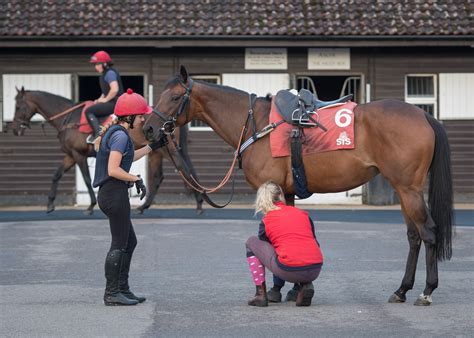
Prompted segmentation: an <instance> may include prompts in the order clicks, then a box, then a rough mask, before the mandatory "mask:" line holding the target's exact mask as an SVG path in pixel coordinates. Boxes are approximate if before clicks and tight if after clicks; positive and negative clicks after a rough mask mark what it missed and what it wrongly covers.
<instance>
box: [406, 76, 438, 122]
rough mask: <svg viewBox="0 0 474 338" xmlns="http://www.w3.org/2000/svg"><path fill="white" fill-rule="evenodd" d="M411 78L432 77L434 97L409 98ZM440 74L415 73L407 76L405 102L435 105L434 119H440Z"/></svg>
mask: <svg viewBox="0 0 474 338" xmlns="http://www.w3.org/2000/svg"><path fill="white" fill-rule="evenodd" d="M409 77H431V78H432V79H433V96H432V97H430V96H423V97H421V96H419V97H417V96H409V95H408V78H409ZM438 98H439V95H438V74H433V73H427V74H422V73H415V74H405V102H406V103H410V104H413V105H417V104H420V105H422V104H426V105H431V104H432V105H433V117H434V118H436V119H437V118H438Z"/></svg>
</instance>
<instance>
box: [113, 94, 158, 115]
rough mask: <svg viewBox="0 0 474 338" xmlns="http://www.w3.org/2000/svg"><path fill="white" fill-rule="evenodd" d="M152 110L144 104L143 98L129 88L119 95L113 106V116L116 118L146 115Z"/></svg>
mask: <svg viewBox="0 0 474 338" xmlns="http://www.w3.org/2000/svg"><path fill="white" fill-rule="evenodd" d="M152 110H153V109H152V108H151V107H150V106H149V105H148V104H147V103H146V101H145V99H144V98H143V96H141V95H140V94H137V93H134V92H133V90H131V89H130V88H129V89H127V92H126V93H124V94H122V95H120V97H119V98H118V100H117V103H116V104H115V110H114V114H115V115H116V116H130V115H147V114H150V113H151V112H152Z"/></svg>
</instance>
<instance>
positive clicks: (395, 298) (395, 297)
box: [388, 293, 407, 303]
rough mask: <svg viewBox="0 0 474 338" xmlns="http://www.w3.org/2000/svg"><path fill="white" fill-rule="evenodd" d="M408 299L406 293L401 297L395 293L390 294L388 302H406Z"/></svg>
mask: <svg viewBox="0 0 474 338" xmlns="http://www.w3.org/2000/svg"><path fill="white" fill-rule="evenodd" d="M406 300H407V297H405V295H403V296H402V297H400V296H399V295H397V294H396V293H394V294H393V295H391V296H390V298H389V299H388V302H389V303H405V301H406Z"/></svg>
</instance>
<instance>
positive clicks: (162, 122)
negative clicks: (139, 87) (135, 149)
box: [143, 66, 193, 141]
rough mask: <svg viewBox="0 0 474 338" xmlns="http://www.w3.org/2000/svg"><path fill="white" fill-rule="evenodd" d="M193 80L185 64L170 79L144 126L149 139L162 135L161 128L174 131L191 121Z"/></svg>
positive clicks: (166, 131)
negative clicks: (190, 99) (190, 107)
mask: <svg viewBox="0 0 474 338" xmlns="http://www.w3.org/2000/svg"><path fill="white" fill-rule="evenodd" d="M192 87H193V80H192V79H191V78H190V77H189V76H188V72H187V71H186V68H185V67H184V66H181V67H180V72H179V74H178V75H176V76H175V77H174V78H173V79H171V80H170V81H168V83H167V84H166V85H165V88H164V90H163V92H162V93H161V95H160V99H159V100H158V104H157V105H156V107H155V109H154V110H153V114H151V115H150V117H149V118H148V119H147V121H146V122H145V124H144V126H143V132H144V133H145V136H146V138H147V139H148V140H149V141H153V140H156V139H157V138H158V137H160V133H161V130H163V131H164V132H165V133H172V132H173V131H174V129H175V128H176V126H182V125H184V124H186V123H187V122H189V97H190V95H191V91H192Z"/></svg>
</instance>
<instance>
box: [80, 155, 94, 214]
mask: <svg viewBox="0 0 474 338" xmlns="http://www.w3.org/2000/svg"><path fill="white" fill-rule="evenodd" d="M75 158H76V161H77V164H78V166H79V169H80V170H81V173H82V177H83V178H84V183H85V184H86V187H87V191H88V192H89V197H90V199H91V204H90V205H89V206H88V207H87V209H86V210H85V211H84V213H85V214H86V215H92V213H93V210H94V206H95V205H96V204H97V199H96V197H95V192H94V189H92V180H91V175H90V173H89V166H88V165H87V157H86V156H83V155H80V154H75Z"/></svg>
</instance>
